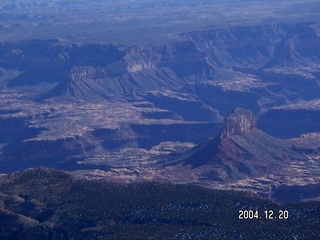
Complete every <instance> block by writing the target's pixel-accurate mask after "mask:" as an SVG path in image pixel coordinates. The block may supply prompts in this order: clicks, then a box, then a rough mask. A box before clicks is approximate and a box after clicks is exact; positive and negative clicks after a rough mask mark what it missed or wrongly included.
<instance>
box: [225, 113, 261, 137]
mask: <svg viewBox="0 0 320 240" xmlns="http://www.w3.org/2000/svg"><path fill="white" fill-rule="evenodd" d="M254 127H256V121H255V119H254V117H253V114H252V112H251V111H249V110H245V109H242V108H235V109H234V110H233V111H232V112H231V113H230V114H229V115H228V116H227V117H226V118H225V119H224V131H223V133H222V137H225V136H228V135H237V134H241V133H244V132H246V131H248V130H250V129H252V128H254Z"/></svg>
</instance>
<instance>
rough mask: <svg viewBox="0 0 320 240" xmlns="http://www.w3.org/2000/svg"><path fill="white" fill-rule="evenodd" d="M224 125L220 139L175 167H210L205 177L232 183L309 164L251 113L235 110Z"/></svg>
mask: <svg viewBox="0 0 320 240" xmlns="http://www.w3.org/2000/svg"><path fill="white" fill-rule="evenodd" d="M224 123H225V124H224V130H223V131H222V133H221V134H220V136H218V137H215V138H214V139H212V140H210V141H209V142H207V143H205V144H202V145H199V146H197V147H195V148H194V149H191V150H190V151H188V152H186V153H185V154H184V155H182V156H181V157H179V158H178V161H177V160H175V161H174V162H175V164H182V165H184V166H188V165H189V166H191V167H192V168H203V167H204V166H206V167H204V168H203V171H204V173H203V176H206V177H207V178H209V179H210V178H211V179H214V180H220V181H222V180H224V181H230V180H239V179H242V178H246V177H258V176H263V175H266V174H273V173H274V174H275V173H276V172H279V171H280V170H281V169H283V168H284V167H287V166H288V165H289V164H290V161H291V160H303V159H305V160H306V157H305V156H304V155H303V154H301V153H299V152H295V151H294V150H293V149H292V148H291V147H290V145H289V144H288V143H287V142H285V141H282V140H279V139H276V138H273V137H271V136H269V135H267V134H266V133H264V132H262V131H261V130H259V129H258V128H257V126H256V122H255V119H254V118H253V114H252V112H250V111H248V110H245V109H241V108H236V109H234V111H232V112H231V113H230V114H229V115H228V116H227V117H226V118H225V120H224ZM205 169H207V170H205ZM208 169H211V170H209V171H208Z"/></svg>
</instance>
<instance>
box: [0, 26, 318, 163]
mask: <svg viewBox="0 0 320 240" xmlns="http://www.w3.org/2000/svg"><path fill="white" fill-rule="evenodd" d="M319 36H320V34H319V24H317V23H283V24H270V25H263V26H250V27H230V28H225V29H206V30H199V31H193V32H186V33H179V34H174V35H172V36H171V37H172V38H171V41H167V42H162V43H161V44H158V45H153V46H152V45H139V46H133V45H131V46H119V45H115V44H72V43H70V42H66V41H63V40H43V41H41V40H29V41H21V42H11V43H0V54H1V56H3V57H2V58H1V59H0V72H1V74H0V75H1V76H0V78H1V81H0V122H1V123H3V124H4V126H7V127H6V129H3V130H1V132H2V133H3V135H2V136H1V145H0V148H1V149H2V150H1V154H0V159H1V161H2V162H5V161H7V162H10V161H11V160H13V159H19V158H20V159H24V160H26V161H27V162H28V161H29V160H32V158H36V159H39V161H41V159H46V157H50V158H52V157H58V158H59V157H61V156H63V155H64V154H66V155H68V156H66V157H65V158H63V159H62V161H64V160H66V159H67V158H72V157H76V156H78V155H80V156H82V157H84V158H85V160H84V161H86V160H87V159H97V158H98V159H102V160H101V161H100V160H99V164H101V165H103V164H107V163H106V160H105V159H106V158H108V157H109V155H108V152H109V151H119V149H122V150H123V149H128V148H129V149H131V148H133V149H139V151H141V152H144V151H149V152H148V153H150V154H153V153H154V152H152V151H153V150H152V149H153V147H155V148H156V149H157V145H158V144H164V142H169V145H170V144H172V142H173V141H174V142H175V143H173V145H174V146H176V144H181V145H182V146H190V145H192V144H199V143H201V142H206V141H207V139H208V137H209V136H210V134H211V133H213V134H212V135H211V136H216V134H217V133H218V132H219V131H220V129H221V124H222V123H223V118H224V117H226V116H227V115H228V113H229V112H230V111H232V110H233V109H235V107H240V108H245V109H248V110H250V111H252V112H253V113H254V114H255V115H257V116H260V119H259V120H258V121H259V123H261V127H262V129H264V130H267V131H268V133H272V129H279V128H281V129H282V130H285V129H286V128H287V129H286V130H285V131H281V130H279V131H278V130H277V131H276V134H277V133H279V134H278V136H279V137H287V136H292V135H288V134H287V133H288V128H289V126H290V128H294V129H296V130H297V131H296V134H295V135H294V136H297V134H303V133H307V132H309V131H318V128H317V126H318V125H317V124H316V123H315V119H317V114H318V112H317V111H313V110H312V109H310V108H306V109H305V111H306V113H307V114H306V115H305V116H308V118H309V116H310V119H313V120H311V121H312V122H307V123H306V124H307V125H305V126H307V127H304V124H301V121H300V119H301V118H300V119H299V118H294V117H290V121H287V124H284V126H281V124H282V123H284V122H286V121H285V119H286V118H287V117H286V116H283V117H281V119H283V120H284V121H277V119H276V118H277V117H274V116H275V115H277V116H280V115H281V114H279V113H280V112H281V113H283V112H284V111H283V109H286V107H287V106H290V105H292V104H297V103H299V102H301V103H303V104H304V105H305V106H307V105H309V103H311V102H314V103H316V102H317V101H318V99H319V94H318V92H319V69H318V67H317V66H318V65H319V59H320V52H319V51H320V50H319V49H320V48H319V43H320V38H319ZM278 107H281V109H282V110H280V112H278V111H275V110H274V109H278ZM238 111H241V110H239V109H237V110H235V112H234V115H235V116H234V117H232V116H233V115H232V114H231V115H229V116H228V118H226V121H227V122H226V123H225V124H226V127H225V131H224V133H223V134H222V135H221V139H220V140H217V141H224V142H225V144H224V145H223V144H222V145H219V146H221V148H223V147H224V146H227V142H228V141H229V143H228V144H230V146H231V148H230V149H234V150H235V149H237V150H235V152H236V153H235V154H234V156H231V155H232V151H229V153H227V151H222V152H225V155H224V156H222V155H221V156H219V158H218V159H220V160H221V161H224V160H223V159H229V158H230V159H233V158H236V156H240V157H238V158H240V159H242V158H243V159H251V158H252V159H253V157H252V154H251V153H252V152H253V151H255V150H254V149H253V148H252V147H250V146H249V143H250V141H253V143H252V146H255V147H258V148H259V147H260V145H261V146H263V145H266V146H269V145H268V143H261V144H260V145H259V144H256V145H255V143H256V142H258V143H259V142H260V140H259V139H263V137H262V138H261V136H260V135H261V134H262V133H261V131H260V130H258V129H257V128H256V127H255V121H254V120H253V119H252V117H251V116H250V114H249V115H246V114H245V115H243V117H239V116H236V115H237V114H238V113H237V112H238ZM286 113H288V112H286ZM289 115H290V114H289ZM289 115H288V116H289ZM241 116H242V115H241ZM290 116H291V115H290ZM300 116H301V114H300ZM299 121H300V122H299ZM10 122H12V123H13V122H16V123H17V124H18V126H17V127H16V128H15V127H14V126H13V125H12V124H11V123H10ZM268 126H274V127H272V129H271V127H269V129H268ZM295 126H298V127H297V128H296V127H295ZM207 127H208V129H206V128H207ZM17 129H19V131H18V130H17ZM183 129H185V130H183ZM34 130H37V131H34ZM181 132H182V133H181ZM262 135H263V134H262ZM240 136H241V137H240ZM242 136H246V137H242ZM249 138H250V139H249ZM255 138H257V140H255ZM266 138H267V139H269V138H268V137H266ZM65 139H68V141H69V140H70V141H71V142H73V143H72V144H69V143H68V144H66V141H65ZM38 141H40V142H41V141H43V142H42V143H40V142H38ZM268 141H269V140H268ZM271 142H272V141H271ZM217 144H218V143H217ZM271 145H272V144H271ZM280 145H281V144H280ZM69 146H70V150H68V148H69ZM237 146H241V147H242V148H244V149H245V150H243V149H242V148H239V147H237ZM269 147H270V148H271V149H276V146H275V145H274V146H273V145H272V146H269ZM169 148H170V147H169ZM248 148H250V149H248ZM85 149H87V150H85ZM208 149H209V148H208ZM225 149H227V147H225ZM261 149H262V148H261ZM208 151H209V150H208ZM210 151H213V150H210ZM259 151H260V150H259ZM259 151H256V152H255V155H257V156H259ZM32 152H34V154H33V153H32ZM275 152H277V151H276V150H275ZM260 153H261V154H260V155H261V156H262V155H263V154H265V155H266V156H267V155H268V151H267V150H265V151H262V150H261V151H260ZM119 154H120V156H118V157H121V156H122V154H123V152H120V153H119ZM143 154H144V153H143ZM143 154H142V153H141V154H140V153H139V154H138V156H140V155H143ZM221 154H222V153H221ZM36 155H38V156H36ZM97 155H98V157H97ZM106 155H108V156H107V157H106ZM229 155H230V156H229ZM28 156H29V157H28ZM148 156H149V155H148ZM212 156H215V154H212ZM261 156H260V157H259V158H267V157H261ZM271 156H272V157H271V159H276V157H275V156H274V154H273V155H272V154H271ZM5 158H7V160H6V159H5ZM125 159H127V158H125ZM129 159H130V158H129ZM212 159H213V158H212V157H210V158H206V157H203V158H201V159H200V160H199V162H198V163H197V164H200V162H211V160H212ZM130 161H131V160H128V162H130ZM275 162H276V160H275ZM108 164H109V163H108ZM193 164H194V163H193ZM128 165H130V163H128ZM200 165H201V164H200ZM249 169H251V168H250V167H249Z"/></svg>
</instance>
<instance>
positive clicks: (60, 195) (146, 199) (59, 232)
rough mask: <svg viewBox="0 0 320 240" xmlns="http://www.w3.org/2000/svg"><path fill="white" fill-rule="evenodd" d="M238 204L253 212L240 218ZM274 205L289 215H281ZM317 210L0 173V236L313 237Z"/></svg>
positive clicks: (181, 189)
mask: <svg viewBox="0 0 320 240" xmlns="http://www.w3.org/2000/svg"><path fill="white" fill-rule="evenodd" d="M241 210H253V211H258V213H259V215H258V216H257V218H253V219H250V220H249V219H239V216H240V215H239V211H241ZM266 210H267V211H273V212H274V214H273V215H272V217H273V219H271V218H268V219H266V217H265V213H264V211H266ZM279 210H281V211H288V213H289V215H288V217H286V218H285V219H279V218H281V217H280V215H279ZM319 211H320V203H319V202H300V203H295V204H285V205H279V204H278V203H276V202H272V201H269V200H266V199H262V198H260V197H258V196H256V195H254V194H252V193H248V192H244V191H242V192H236V191H223V190H212V189H206V188H202V187H197V186H190V185H172V184H164V183H154V182H153V183H151V182H144V183H139V184H117V183H108V182H101V181H86V180H77V179H75V178H74V177H72V176H71V175H70V174H67V173H66V172H61V171H57V170H52V169H47V168H38V169H33V170H25V171H23V172H19V173H15V174H11V175H7V176H2V177H0V218H1V221H0V234H1V239H4V240H6V239H24V240H28V239H32V240H33V239H64V240H68V239H190V238H191V239H256V237H257V233H259V239H318V238H319V237H320V230H319V228H318V226H319V221H320V219H319V216H320V212H319Z"/></svg>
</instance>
